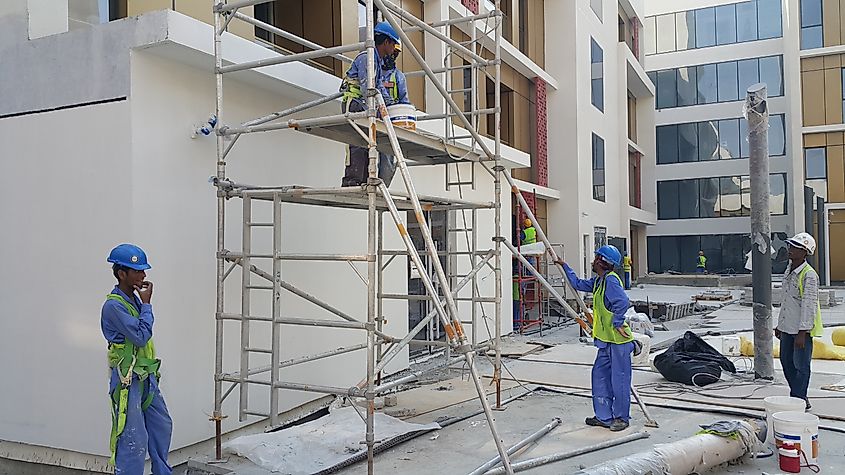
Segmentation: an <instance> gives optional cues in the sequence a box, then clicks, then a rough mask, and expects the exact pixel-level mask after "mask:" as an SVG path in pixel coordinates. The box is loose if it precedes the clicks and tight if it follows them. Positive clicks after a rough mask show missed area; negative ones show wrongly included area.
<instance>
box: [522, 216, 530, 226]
mask: <svg viewBox="0 0 845 475" xmlns="http://www.w3.org/2000/svg"><path fill="white" fill-rule="evenodd" d="M522 224H524V225H525V227H526V228H530V227H531V220H530V219H528V218H525V221H523V222H522Z"/></svg>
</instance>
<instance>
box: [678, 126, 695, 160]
mask: <svg viewBox="0 0 845 475" xmlns="http://www.w3.org/2000/svg"><path fill="white" fill-rule="evenodd" d="M678 161H679V162H695V161H698V127H697V125H696V123H695V122H693V123H690V124H679V125H678Z"/></svg>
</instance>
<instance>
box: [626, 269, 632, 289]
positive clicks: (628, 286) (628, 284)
mask: <svg viewBox="0 0 845 475" xmlns="http://www.w3.org/2000/svg"><path fill="white" fill-rule="evenodd" d="M625 290H631V271H629V270H626V271H625Z"/></svg>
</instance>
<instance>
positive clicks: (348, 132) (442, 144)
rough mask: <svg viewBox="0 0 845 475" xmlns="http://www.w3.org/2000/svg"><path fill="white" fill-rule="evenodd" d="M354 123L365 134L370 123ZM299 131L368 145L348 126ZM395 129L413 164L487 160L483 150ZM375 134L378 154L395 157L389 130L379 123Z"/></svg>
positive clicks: (409, 160) (436, 137) (327, 126)
mask: <svg viewBox="0 0 845 475" xmlns="http://www.w3.org/2000/svg"><path fill="white" fill-rule="evenodd" d="M355 123H356V124H357V125H358V126H360V127H361V130H363V131H364V132H365V133H366V130H367V122H366V121H365V120H357V121H355ZM297 130H299V131H300V132H305V133H307V134H311V135H315V136H317V137H322V138H325V139H329V140H334V141H336V142H341V143H345V144H349V145H355V146H358V147H366V146H367V142H366V140H364V137H362V136H361V134H360V133H358V131H356V130H355V129H354V128H353V127H352V126H350V125H348V124H339V125H326V126H307V127H300V128H298V129H297ZM394 130H395V131H396V138H398V139H399V146H400V147H402V152H403V153H404V155H405V158H406V159H407V160H408V162H410V163H409V164H411V165H441V164H444V163H455V162H460V161H474V162H477V161H481V160H485V159H487V156H486V155H484V153H483V152H481V151H480V150H478V151H473V150H472V148H471V147H469V146H467V145H463V144H459V143H458V144H455V143H447V142H446V141H445V139H444V138H442V137H439V136H437V135H434V134H431V133H428V132H424V131H419V130H418V131H412V130H408V129H403V128H401V127H394ZM376 134H377V137H376V142H377V143H378V149H379V151H380V152H382V153H386V154H388V155H393V147H392V146H391V145H390V138H389V137H388V135H387V129H386V127H385V125H384V124H383V123H382V122H381V121H380V120H379V121H376Z"/></svg>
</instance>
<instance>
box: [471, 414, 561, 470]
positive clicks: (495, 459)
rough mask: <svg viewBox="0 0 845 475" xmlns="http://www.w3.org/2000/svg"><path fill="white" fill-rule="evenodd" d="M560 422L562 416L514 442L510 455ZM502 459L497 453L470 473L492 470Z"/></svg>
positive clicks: (531, 442) (509, 450)
mask: <svg viewBox="0 0 845 475" xmlns="http://www.w3.org/2000/svg"><path fill="white" fill-rule="evenodd" d="M560 422H561V420H560V417H555V418H554V419H552V422H549V423H548V424H546V425H545V426H543V427H542V428H541V429H540V430H538V431H537V432H535V433H533V434H531V435H529V436H528V437H526V438H524V439H522V440H520V441H519V442H517V443H516V444H514V445H513V446H512V447H511V448H509V449H508V455H513V454H515V453H517V452H518V451H520V450H522V448H523V447H526V446H527V445H529V444H533V443H534V442H536V441H538V440H540V439H541V438H542V437H543V436H545V435H546V434H548V433H549V432H551V431H552V430H554V428H555V427H557V426H559V425H560ZM500 460H501V458H500V457H499V456H498V455H497V456H495V457H493V458H492V459H490V461H488V462H487V463H485V464H484V465H482V466H480V467H478V468H476V469H475V470H473V471H472V472H470V474H469V475H483V474H485V473H487V471H488V470H490V469H491V468H493V467H495V466H496V465H498V464H499V461H500ZM516 465H517V464H514V470H516Z"/></svg>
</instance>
